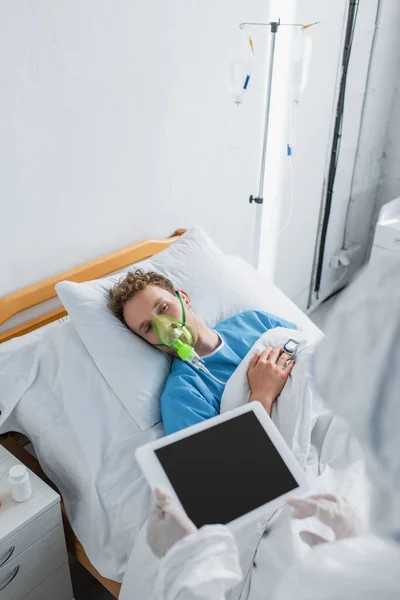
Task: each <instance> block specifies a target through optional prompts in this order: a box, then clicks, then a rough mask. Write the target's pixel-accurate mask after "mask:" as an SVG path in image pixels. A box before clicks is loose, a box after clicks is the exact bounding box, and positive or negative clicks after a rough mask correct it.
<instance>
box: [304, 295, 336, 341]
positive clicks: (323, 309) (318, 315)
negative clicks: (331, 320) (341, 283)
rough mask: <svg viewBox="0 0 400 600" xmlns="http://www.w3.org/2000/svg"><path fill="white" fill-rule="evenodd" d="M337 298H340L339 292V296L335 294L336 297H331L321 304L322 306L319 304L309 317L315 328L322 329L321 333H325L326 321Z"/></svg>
mask: <svg viewBox="0 0 400 600" xmlns="http://www.w3.org/2000/svg"><path fill="white" fill-rule="evenodd" d="M339 298H340V292H339V294H336V296H333V297H332V298H330V299H329V300H327V301H326V302H323V303H322V304H320V305H319V306H318V308H316V309H315V310H314V311H313V312H312V313H311V314H310V315H309V317H310V319H311V321H313V323H315V324H316V325H317V327H319V328H320V329H322V331H325V325H326V321H327V319H328V317H329V315H330V313H331V311H332V309H333V307H334V306H335V304H336V302H337V301H338V299H339Z"/></svg>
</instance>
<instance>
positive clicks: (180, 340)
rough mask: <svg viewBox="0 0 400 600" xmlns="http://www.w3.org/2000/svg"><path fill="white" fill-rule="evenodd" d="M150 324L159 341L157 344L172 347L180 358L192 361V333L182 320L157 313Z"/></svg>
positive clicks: (193, 354)
mask: <svg viewBox="0 0 400 600" xmlns="http://www.w3.org/2000/svg"><path fill="white" fill-rule="evenodd" d="M151 326H152V328H153V331H154V333H155V334H156V335H157V337H158V339H159V340H160V342H161V344H156V345H157V346H161V345H162V346H167V348H173V349H174V350H175V351H176V353H177V355H178V356H179V358H180V359H181V360H190V361H192V360H193V359H194V358H195V357H196V352H195V351H194V348H193V345H194V338H193V335H192V333H191V332H190V330H189V329H188V328H187V327H186V325H184V324H183V323H182V321H178V319H175V318H174V317H170V316H169V315H157V316H156V317H154V319H153V320H152V322H151Z"/></svg>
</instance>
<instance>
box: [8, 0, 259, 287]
mask: <svg viewBox="0 0 400 600" xmlns="http://www.w3.org/2000/svg"><path fill="white" fill-rule="evenodd" d="M267 12H268V2H265V0H250V1H248V2H246V3H243V2H241V1H240V0H223V1H220V2H217V3H215V2H213V3H204V2H200V0H169V1H168V2H164V1H162V0H155V1H152V2H144V3H143V2H142V3H140V4H138V3H136V2H132V0H96V1H94V0H92V1H91V0H68V1H67V0H36V1H35V2H32V1H30V0H20V1H19V2H10V1H9V0H0V80H1V87H2V93H1V96H0V165H1V177H0V202H1V210H2V212H1V214H2V223H1V237H0V254H1V257H2V260H1V263H0V295H3V294H7V293H9V292H11V291H14V290H16V289H18V288H20V287H22V286H24V285H28V284H30V283H34V282H36V281H38V280H40V279H42V278H45V277H48V276H51V275H53V274H55V273H58V272H60V271H62V270H64V269H68V268H71V267H73V266H75V265H78V264H81V263H83V262H86V261H87V260H90V259H94V258H97V257H98V256H101V255H102V254H106V253H108V252H111V251H113V250H117V249H118V248H121V247H123V246H125V245H128V244H131V243H134V242H136V241H139V240H141V239H144V238H149V237H165V236H168V235H170V234H172V233H173V231H174V230H175V229H176V228H179V227H189V226H191V225H195V224H199V225H203V226H204V227H206V229H207V230H208V231H209V232H210V234H211V235H212V236H213V237H214V238H215V240H216V241H217V242H219V243H220V244H221V246H222V247H223V248H224V249H225V250H227V251H231V252H235V253H238V254H241V255H242V256H244V257H247V258H251V256H252V249H253V234H254V218H255V211H254V209H253V207H251V206H250V205H249V204H248V196H249V194H250V193H252V192H253V191H254V189H255V188H256V186H257V181H258V163H259V150H260V141H261V139H260V138H261V127H260V123H261V114H262V100H263V94H262V89H263V85H264V79H265V69H264V65H265V60H264V59H265V54H264V46H265V38H264V36H262V35H261V34H260V33H258V32H255V33H254V41H255V44H256V49H257V56H256V61H255V65H254V73H253V78H252V81H251V85H250V88H249V92H248V96H247V98H246V102H245V103H244V104H243V105H242V106H241V107H240V108H237V107H236V106H235V105H234V104H233V102H232V99H231V97H230V95H229V93H228V92H227V89H226V85H225V82H224V78H225V75H226V64H227V62H228V61H229V59H230V58H231V57H232V55H233V53H234V49H235V48H236V45H237V41H238V36H239V33H240V32H239V29H238V24H239V23H240V22H241V21H244V20H249V21H254V20H265V19H266V17H267Z"/></svg>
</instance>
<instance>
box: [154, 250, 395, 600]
mask: <svg viewBox="0 0 400 600" xmlns="http://www.w3.org/2000/svg"><path fill="white" fill-rule="evenodd" d="M313 370H314V377H315V383H316V387H317V389H318V391H319V393H320V394H321V396H322V397H323V398H324V399H325V401H326V403H327V405H328V406H329V407H330V408H331V409H332V410H334V411H335V412H336V413H338V414H339V415H341V416H343V417H344V418H346V419H347V421H348V422H349V423H350V425H351V426H352V427H353V430H354V433H355V434H356V436H357V438H358V440H359V442H360V444H361V446H362V447H363V450H364V452H365V458H366V464H367V469H368V474H369V478H370V481H371V486H372V497H371V515H370V531H369V532H368V533H366V534H363V535H358V536H355V537H348V538H345V539H339V538H340V537H343V536H341V535H338V530H339V529H340V528H342V531H346V527H347V523H350V524H351V522H352V516H351V514H350V513H349V515H348V516H346V510H347V508H346V507H345V508H343V507H341V505H340V503H338V504H336V505H335V506H336V508H335V506H334V504H332V506H333V511H335V510H336V509H337V510H338V511H339V512H338V515H339V517H340V518H339V520H340V519H342V521H341V522H340V524H339V528H338V529H337V530H336V541H335V542H331V543H321V544H318V545H316V547H314V548H313V549H312V550H310V552H308V554H307V555H306V556H305V558H303V559H302V560H301V561H299V562H298V563H297V564H295V565H293V567H292V568H290V569H289V570H288V571H287V572H285V573H282V579H281V582H280V585H279V586H278V588H277V590H276V592H275V594H274V600H292V599H296V600H317V599H318V600H358V599H360V600H361V599H362V600H372V599H378V598H379V600H389V599H390V600H391V599H393V600H394V599H396V600H398V599H400V260H398V259H395V260H392V259H391V260H390V261H388V262H387V263H382V264H381V265H380V268H379V269H377V270H371V269H366V270H365V271H364V272H363V273H362V275H361V276H360V277H359V278H358V279H357V281H356V282H355V283H354V284H352V285H351V286H350V288H349V289H348V290H347V291H346V292H345V293H343V295H342V298H341V299H340V301H339V302H338V305H337V308H336V310H335V311H334V314H333V315H332V317H331V319H330V322H329V323H328V328H327V337H326V338H325V339H324V341H323V342H322V343H321V344H320V346H319V347H318V349H317V351H316V355H315V359H314V365H313ZM323 502H325V504H326V502H327V501H326V500H324V501H323ZM328 505H329V498H328ZM329 506H331V505H329ZM303 508H304V507H302V506H298V507H297V508H295V513H296V511H297V513H298V514H297V516H299V514H300V513H301V511H302V510H303ZM308 508H309V506H308V507H307V505H305V509H306V510H308ZM320 509H321V507H317V508H316V510H315V512H314V514H315V515H316V516H317V517H318V516H319V515H318V511H320V513H323V512H324V510H323V507H322V509H321V510H320ZM329 510H330V509H329ZM350 512H351V511H350ZM339 513H340V514H339ZM295 516H296V515H295ZM336 517H337V515H336V516H335V515H334V518H333V520H332V523H331V526H332V528H333V529H334V531H335V526H334V520H335V518H336ZM342 517H343V518H342ZM320 518H321V517H320ZM346 519H347V522H346ZM343 526H344V529H343ZM160 531H162V527H161V529H160ZM348 532H349V533H348V534H349V535H354V534H355V533H356V529H354V530H353V531H352V530H351V527H350V528H349V530H348ZM317 541H320V540H316V539H314V540H313V543H316V542H317ZM239 578H240V568H239V565H238V558H237V552H236V547H235V543H234V541H233V536H232V535H231V534H230V532H229V531H228V529H227V528H225V527H222V526H209V527H204V528H202V529H201V530H199V531H198V532H196V533H192V534H188V535H186V536H185V537H184V538H183V539H181V540H180V541H178V542H177V543H175V544H174V545H173V546H172V547H171V549H170V550H169V551H168V552H167V553H166V555H165V556H164V558H162V560H161V563H160V572H159V580H158V584H159V590H160V592H159V593H160V600H161V599H162V600H202V599H206V598H207V600H224V598H225V593H226V591H227V590H228V589H230V588H231V587H232V586H233V585H234V584H235V583H236V582H237V581H238V579H239ZM260 600H262V598H260Z"/></svg>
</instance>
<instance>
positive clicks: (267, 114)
mask: <svg viewBox="0 0 400 600" xmlns="http://www.w3.org/2000/svg"><path fill="white" fill-rule="evenodd" d="M316 24H317V23H310V24H308V25H304V24H300V23H281V20H280V19H278V21H271V22H269V23H240V25H239V27H240V29H243V28H244V27H253V26H263V27H265V26H269V27H270V31H271V42H270V51H269V59H268V61H269V64H268V78H267V98H266V102H265V117H264V136H263V143H262V155H261V168H260V179H259V185H258V196H253V195H251V196H250V197H249V202H250V204H252V203H253V202H254V203H255V204H256V205H257V213H256V231H255V240H254V257H253V263H254V266H255V267H256V268H257V266H258V257H259V254H260V239H261V222H262V218H261V217H262V204H263V202H264V198H263V191H264V179H265V167H266V163H267V149H268V129H269V120H270V112H271V96H272V78H273V73H274V61H275V42H276V34H277V33H278V28H279V27H301V28H302V29H307V28H308V27H311V25H316Z"/></svg>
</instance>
